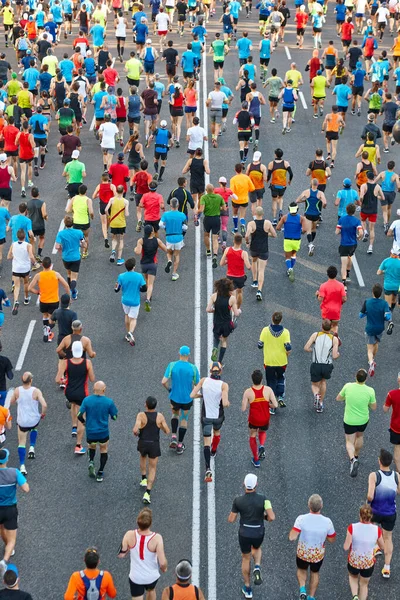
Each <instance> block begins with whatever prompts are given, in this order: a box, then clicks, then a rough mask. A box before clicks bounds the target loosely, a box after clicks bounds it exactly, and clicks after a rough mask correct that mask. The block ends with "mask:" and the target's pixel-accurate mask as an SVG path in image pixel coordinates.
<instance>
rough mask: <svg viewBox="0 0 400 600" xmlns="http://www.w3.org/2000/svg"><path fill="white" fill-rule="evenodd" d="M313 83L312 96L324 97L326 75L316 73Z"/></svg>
mask: <svg viewBox="0 0 400 600" xmlns="http://www.w3.org/2000/svg"><path fill="white" fill-rule="evenodd" d="M313 85H314V92H313V96H314V98H325V96H326V91H325V86H326V77H324V76H323V75H316V77H314V79H313Z"/></svg>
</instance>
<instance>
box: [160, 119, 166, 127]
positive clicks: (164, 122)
mask: <svg viewBox="0 0 400 600" xmlns="http://www.w3.org/2000/svg"><path fill="white" fill-rule="evenodd" d="M166 126H167V121H164V119H163V120H162V121H160V127H166Z"/></svg>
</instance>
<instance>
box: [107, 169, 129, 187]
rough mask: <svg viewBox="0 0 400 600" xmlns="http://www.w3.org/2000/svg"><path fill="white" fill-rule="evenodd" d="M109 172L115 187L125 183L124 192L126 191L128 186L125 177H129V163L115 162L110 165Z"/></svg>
mask: <svg viewBox="0 0 400 600" xmlns="http://www.w3.org/2000/svg"><path fill="white" fill-rule="evenodd" d="M108 172H109V174H110V175H111V183H113V184H114V185H115V187H118V186H119V185H123V186H124V192H126V190H127V189H128V186H127V182H126V181H125V177H129V169H128V165H124V164H123V163H114V164H112V165H111V166H110V168H109V170H108Z"/></svg>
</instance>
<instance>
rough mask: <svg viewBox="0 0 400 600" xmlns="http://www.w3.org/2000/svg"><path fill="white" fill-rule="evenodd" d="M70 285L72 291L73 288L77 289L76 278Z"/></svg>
mask: <svg viewBox="0 0 400 600" xmlns="http://www.w3.org/2000/svg"><path fill="white" fill-rule="evenodd" d="M69 287H70V288H71V292H72V291H73V290H75V289H76V281H75V280H73V281H71V284H70V286H69Z"/></svg>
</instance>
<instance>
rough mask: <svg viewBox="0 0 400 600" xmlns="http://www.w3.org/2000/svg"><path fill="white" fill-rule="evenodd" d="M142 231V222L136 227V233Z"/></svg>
mask: <svg viewBox="0 0 400 600" xmlns="http://www.w3.org/2000/svg"><path fill="white" fill-rule="evenodd" d="M141 230H142V221H138V222H137V225H136V231H141Z"/></svg>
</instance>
